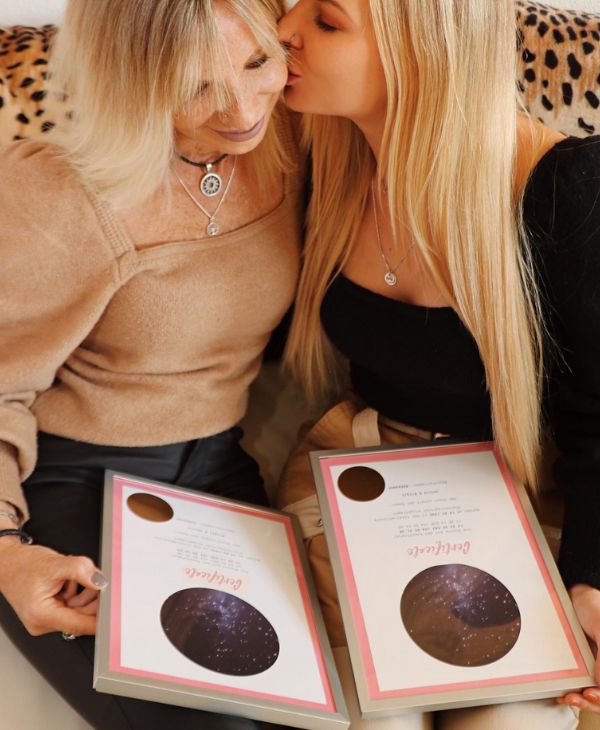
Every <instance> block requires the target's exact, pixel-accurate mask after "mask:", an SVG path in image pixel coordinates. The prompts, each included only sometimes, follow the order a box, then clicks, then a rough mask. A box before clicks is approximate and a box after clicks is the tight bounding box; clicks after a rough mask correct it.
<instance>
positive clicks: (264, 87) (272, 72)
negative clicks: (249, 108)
mask: <svg viewBox="0 0 600 730" xmlns="http://www.w3.org/2000/svg"><path fill="white" fill-rule="evenodd" d="M287 75H288V72H287V66H286V64H285V63H280V62H279V61H275V60H272V61H270V62H269V65H268V68H267V69H266V70H265V75H264V77H263V79H262V83H261V84H260V86H261V91H262V92H263V93H267V94H279V92H280V91H281V90H282V89H283V87H284V86H285V82H286V81H287Z"/></svg>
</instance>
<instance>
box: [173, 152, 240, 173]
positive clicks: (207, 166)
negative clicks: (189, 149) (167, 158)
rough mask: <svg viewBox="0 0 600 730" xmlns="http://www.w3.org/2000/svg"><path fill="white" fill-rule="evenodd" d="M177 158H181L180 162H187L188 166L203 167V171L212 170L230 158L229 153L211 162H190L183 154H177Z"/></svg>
mask: <svg viewBox="0 0 600 730" xmlns="http://www.w3.org/2000/svg"><path fill="white" fill-rule="evenodd" d="M176 154H177V157H179V159H180V160H183V162H187V164H188V165H194V167H201V168H202V169H203V170H210V169H211V168H213V167H214V166H215V165H218V164H219V162H223V160H224V159H225V158H226V157H228V154H227V152H225V153H223V154H222V155H220V156H219V157H217V159H216V160H212V161H210V162H195V161H194V160H190V159H188V158H187V157H184V156H183V155H182V154H181V152H176Z"/></svg>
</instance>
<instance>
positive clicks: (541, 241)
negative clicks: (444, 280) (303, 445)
mask: <svg viewBox="0 0 600 730" xmlns="http://www.w3.org/2000/svg"><path fill="white" fill-rule="evenodd" d="M524 204H525V208H524V216H525V223H526V226H527V229H528V231H529V234H530V241H531V246H532V251H533V256H534V263H535V269H536V273H537V276H538V283H539V286H540V290H541V292H542V301H543V306H544V312H545V318H546V323H547V325H548V327H549V330H550V334H551V337H550V338H549V342H550V341H551V340H552V341H553V342H554V345H549V346H548V347H547V348H546V349H547V354H546V369H547V373H548V378H547V381H548V387H547V397H546V399H545V406H544V410H545V414H546V417H547V418H548V420H549V422H550V425H551V428H552V431H553V435H554V438H555V440H556V443H557V445H558V447H559V449H560V450H561V452H562V455H561V456H560V457H559V458H558V459H557V461H556V463H555V476H556V480H557V483H558V484H559V486H561V487H564V488H565V492H566V504H565V508H566V509H565V521H564V526H563V540H562V545H561V552H560V558H559V566H560V569H561V572H562V574H563V578H564V580H565V582H566V583H567V585H572V584H574V583H579V582H581V583H589V584H590V585H593V586H595V587H597V588H600V136H596V137H590V138H587V139H578V138H572V137H571V138H567V139H564V140H562V141H561V142H559V143H558V144H557V145H556V146H554V147H553V148H552V149H551V150H549V151H548V152H547V153H546V154H545V155H544V157H543V158H542V159H541V161H540V162H539V163H538V164H537V166H536V167H535V169H534V170H533V173H532V176H531V178H530V181H529V183H528V185H527V188H526V191H525V201H524ZM321 317H322V321H323V326H324V328H325V331H326V333H327V335H328V336H329V338H330V340H331V341H332V342H333V344H334V345H335V346H336V347H337V348H338V350H340V352H341V353H342V354H343V355H345V356H346V357H347V358H348V360H349V361H350V373H351V379H352V384H353V388H354V390H355V391H356V392H357V394H358V395H359V396H360V397H361V398H362V399H363V400H364V401H365V402H366V403H367V404H369V405H370V406H372V407H373V408H375V409H377V410H378V411H379V412H380V413H382V414H383V415H385V416H388V417H389V418H393V419H395V420H398V421H402V422H404V423H408V424H411V425H412V426H416V427H419V428H423V429H425V430H428V431H436V432H442V433H448V434H450V435H451V436H452V437H454V438H464V439H469V440H480V439H481V440H486V439H489V438H490V437H491V432H492V429H491V418H490V401H489V397H488V393H487V391H486V386H485V373H484V368H483V363H482V362H481V359H480V357H479V352H478V348H477V346H476V344H475V342H474V340H473V338H472V337H471V335H470V333H469V332H468V331H467V330H466V328H465V327H464V325H463V324H462V322H461V321H460V319H459V318H458V316H457V315H456V313H455V312H454V310H452V309H451V308H449V307H442V308H430V307H420V306H416V305H412V304H407V303H405V302H398V301H395V300H393V299H389V298H387V297H384V296H382V295H380V294H376V293H375V292H372V291H369V290H368V289H365V288H363V287H361V286H359V285H358V284H355V283H354V282H352V281H350V280H349V279H347V278H345V277H344V276H343V275H340V276H338V277H337V278H336V279H335V280H334V281H333V282H332V284H331V286H330V288H329V290H328V292H327V294H326V296H325V299H324V301H323V305H322V309H321ZM507 387H510V384H509V383H507Z"/></svg>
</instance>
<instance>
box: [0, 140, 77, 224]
mask: <svg viewBox="0 0 600 730" xmlns="http://www.w3.org/2000/svg"><path fill="white" fill-rule="evenodd" d="M0 179H2V180H4V181H7V180H10V185H6V184H4V185H1V186H0V201H1V202H0V204H1V205H2V207H3V208H7V207H8V208H21V209H22V210H24V211H26V210H29V211H30V212H31V208H32V207H34V208H35V210H37V211H38V212H39V211H40V210H42V211H43V210H44V209H46V208H48V207H53V208H54V209H55V210H56V207H55V206H56V201H57V200H58V198H59V197H60V201H61V205H66V206H68V204H69V200H70V199H71V198H77V197H78V196H81V197H87V196H86V193H85V190H84V188H83V185H82V184H81V182H80V181H79V177H78V175H77V173H76V172H75V171H74V170H73V168H72V167H71V166H70V165H69V163H68V162H67V161H66V159H65V156H64V154H63V152H62V150H61V148H60V147H57V146H56V145H52V144H47V143H44V142H39V141H34V140H20V141H17V142H11V143H10V144H7V145H2V146H0Z"/></svg>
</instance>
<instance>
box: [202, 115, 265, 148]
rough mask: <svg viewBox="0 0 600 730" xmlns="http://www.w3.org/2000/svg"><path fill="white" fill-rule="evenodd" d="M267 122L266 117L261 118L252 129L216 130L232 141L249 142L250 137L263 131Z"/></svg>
mask: <svg viewBox="0 0 600 730" xmlns="http://www.w3.org/2000/svg"><path fill="white" fill-rule="evenodd" d="M264 123H265V117H263V118H262V119H260V120H259V121H258V122H257V123H256V124H255V125H254V126H253V127H252V128H251V129H247V130H246V131H245V132H238V131H237V130H231V131H228V130H224V129H215V130H214V131H215V132H216V133H217V134H219V135H220V136H221V137H224V138H225V139H228V140H229V141H230V142H247V141H248V140H249V139H253V138H254V137H256V135H257V134H259V133H260V132H261V131H262V128H263V126H264Z"/></svg>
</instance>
